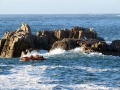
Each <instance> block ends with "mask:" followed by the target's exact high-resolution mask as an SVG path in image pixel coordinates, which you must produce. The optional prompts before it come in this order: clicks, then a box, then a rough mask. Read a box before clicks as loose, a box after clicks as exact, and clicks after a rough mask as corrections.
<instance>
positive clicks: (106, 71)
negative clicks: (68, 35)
mask: <svg viewBox="0 0 120 90" xmlns="http://www.w3.org/2000/svg"><path fill="white" fill-rule="evenodd" d="M23 22H26V23H27V24H28V25H29V26H30V28H31V31H32V33H33V34H36V32H37V31H39V30H55V29H63V28H66V29H71V28H72V27H74V26H81V27H85V28H94V29H95V30H96V31H97V33H98V35H99V36H100V37H103V38H104V39H105V40H106V42H107V43H111V42H112V41H113V40H116V39H120V14H90V15H87V14H63V15H60V14H50V15H49V14H47V15H44V14H41V15H39V14H35V15H32V14H31V15H27V14H26V15H0V38H2V37H3V35H4V33H5V32H6V31H8V30H9V31H13V30H16V29H18V28H19V27H20V26H21V24H22V23H23ZM40 52H41V53H42V55H43V56H44V57H46V58H47V60H44V61H27V62H22V61H20V59H19V58H0V90H11V89H12V90H120V57H116V56H112V55H110V56H107V55H103V54H101V53H90V54H82V52H81V48H80V47H77V48H75V49H73V50H68V51H65V50H62V49H59V48H58V49H55V50H53V51H52V52H51V53H49V52H47V51H46V50H41V51H40ZM33 53H35V52H33Z"/></svg>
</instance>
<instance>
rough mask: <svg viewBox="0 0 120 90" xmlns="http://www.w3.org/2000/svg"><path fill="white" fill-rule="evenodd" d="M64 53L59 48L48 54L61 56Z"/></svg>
mask: <svg viewBox="0 0 120 90" xmlns="http://www.w3.org/2000/svg"><path fill="white" fill-rule="evenodd" d="M65 52H66V51H65V50H63V49H61V48H55V49H54V50H52V51H51V52H50V54H62V53H65Z"/></svg>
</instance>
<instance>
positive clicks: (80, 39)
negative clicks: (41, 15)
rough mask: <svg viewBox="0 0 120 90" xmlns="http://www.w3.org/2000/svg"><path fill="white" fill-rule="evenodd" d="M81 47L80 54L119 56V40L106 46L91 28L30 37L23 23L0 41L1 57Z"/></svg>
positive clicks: (74, 28) (39, 32)
mask: <svg viewBox="0 0 120 90" xmlns="http://www.w3.org/2000/svg"><path fill="white" fill-rule="evenodd" d="M78 46H80V47H82V48H83V49H82V52H83V53H85V52H101V53H103V54H106V55H116V56H120V40H114V41H113V42H112V43H111V45H107V43H106V42H105V40H104V39H103V38H102V37H99V36H98V34H97V32H96V31H95V30H94V29H93V28H90V29H88V28H83V27H73V28H72V29H70V30H68V29H61V30H53V31H49V30H42V31H38V32H37V34H36V35H32V33H31V30H30V27H29V25H27V24H26V23H23V24H22V25H21V26H20V28H18V29H17V30H15V31H12V32H10V31H7V32H6V33H5V34H4V36H3V38H2V39H1V40H0V56H1V57H9V58H12V57H20V56H21V55H24V54H26V53H27V52H28V51H31V50H33V49H45V50H49V51H51V50H53V49H55V48H62V49H64V50H71V49H73V48H75V47H78Z"/></svg>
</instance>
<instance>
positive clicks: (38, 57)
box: [20, 55, 46, 61]
mask: <svg viewBox="0 0 120 90" xmlns="http://www.w3.org/2000/svg"><path fill="white" fill-rule="evenodd" d="M20 60H21V61H28V60H46V59H45V58H44V57H43V56H39V55H36V56H33V55H31V56H30V57H27V56H26V57H21V58H20Z"/></svg>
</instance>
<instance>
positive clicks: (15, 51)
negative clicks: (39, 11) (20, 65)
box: [0, 23, 34, 58]
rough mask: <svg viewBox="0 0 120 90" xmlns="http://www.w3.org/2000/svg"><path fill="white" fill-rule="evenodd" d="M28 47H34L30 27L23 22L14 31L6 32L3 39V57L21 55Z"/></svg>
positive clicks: (0, 52) (0, 49)
mask: <svg viewBox="0 0 120 90" xmlns="http://www.w3.org/2000/svg"><path fill="white" fill-rule="evenodd" d="M27 48H34V43H33V40H32V33H31V31H30V27H29V26H28V25H27V24H26V23H23V24H22V26H21V27H20V28H18V29H17V30H15V31H13V32H6V33H5V35H4V37H3V38H2V40H1V47H0V54H1V57H9V58H11V57H19V56H20V55H21V52H22V51H24V50H26V49H27Z"/></svg>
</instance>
